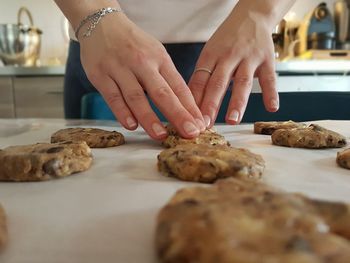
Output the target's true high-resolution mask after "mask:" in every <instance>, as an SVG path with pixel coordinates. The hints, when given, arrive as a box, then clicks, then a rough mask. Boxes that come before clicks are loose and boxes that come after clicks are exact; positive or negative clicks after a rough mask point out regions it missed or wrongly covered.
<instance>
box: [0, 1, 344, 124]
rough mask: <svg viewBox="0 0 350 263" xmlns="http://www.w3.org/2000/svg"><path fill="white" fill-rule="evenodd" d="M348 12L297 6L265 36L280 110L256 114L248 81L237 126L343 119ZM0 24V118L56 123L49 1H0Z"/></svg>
mask: <svg viewBox="0 0 350 263" xmlns="http://www.w3.org/2000/svg"><path fill="white" fill-rule="evenodd" d="M22 7H25V8H22ZM349 7H350V0H344V1H340V0H328V1H323V2H320V1H317V0H308V1H301V0H297V2H296V4H295V5H294V6H293V8H292V9H291V10H290V12H289V13H288V14H287V15H286V16H285V18H284V20H283V21H281V23H280V24H279V25H278V26H276V29H275V32H274V34H273V39H274V43H275V51H276V52H275V56H276V71H277V74H278V75H279V78H278V88H279V90H280V92H281V111H280V112H279V113H278V114H277V115H276V114H275V115H270V114H268V113H265V112H264V111H263V110H262V109H263V106H262V103H261V94H260V89H259V85H258V84H257V83H254V88H253V94H252V96H251V99H250V102H249V106H248V109H247V113H246V116H245V119H244V120H245V121H254V120H256V119H265V120H268V119H299V120H308V119H326V118H328V119H350V75H349V72H350V55H349V53H350V28H349V26H350V15H349ZM18 22H19V23H21V24H22V25H21V27H20V29H21V34H22V38H21V41H23V43H21V44H17V45H14V44H13V43H12V44H11V39H12V42H14V41H13V40H14V39H15V38H16V34H18V32H17V33H16V30H17V31H18V27H17V26H16V25H12V26H11V25H5V24H18ZM0 24H1V29H2V30H0V58H1V60H2V61H0V118H15V117H17V118H22V117H24V118H26V117H31V118H32V117H33V118H36V117H48V118H61V117H64V114H63V79H64V70H65V66H64V65H65V61H66V57H67V48H68V42H69V37H68V23H67V21H66V19H65V18H64V16H63V14H62V13H61V11H60V10H59V9H58V7H57V6H56V5H55V3H54V1H53V0H2V1H0ZM16 28H17V29H16ZM9 32H10V33H9ZM11 32H12V33H11ZM9 34H10V36H9ZM16 49H17V51H20V50H19V49H23V50H22V53H21V52H17V53H14V52H15V51H16ZM227 99H228V98H225V100H227ZM225 100H224V103H225ZM226 103H227V102H226ZM283 103H284V104H283ZM296 103H297V104H298V105H297V106H298V107H295V106H296ZM347 105H348V106H347ZM220 116H221V115H220ZM220 116H219V121H220V118H221V117H220ZM295 116H298V118H296V117H295ZM85 117H89V116H85Z"/></svg>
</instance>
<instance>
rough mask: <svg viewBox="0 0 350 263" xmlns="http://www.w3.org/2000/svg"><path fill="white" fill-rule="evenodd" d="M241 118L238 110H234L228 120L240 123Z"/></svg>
mask: <svg viewBox="0 0 350 263" xmlns="http://www.w3.org/2000/svg"><path fill="white" fill-rule="evenodd" d="M238 118H239V112H238V111H237V110H232V111H231V113H230V114H229V115H228V119H229V120H230V121H235V122H238Z"/></svg>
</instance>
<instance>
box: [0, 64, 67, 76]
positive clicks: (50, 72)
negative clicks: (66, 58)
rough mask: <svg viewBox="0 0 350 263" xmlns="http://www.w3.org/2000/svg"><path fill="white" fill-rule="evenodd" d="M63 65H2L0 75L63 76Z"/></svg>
mask: <svg viewBox="0 0 350 263" xmlns="http://www.w3.org/2000/svg"><path fill="white" fill-rule="evenodd" d="M64 74H65V66H64V65H62V66H41V67H19V66H2V67H0V77H1V76H3V77H4V76H63V75H64Z"/></svg>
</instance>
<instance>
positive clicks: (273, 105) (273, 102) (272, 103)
mask: <svg viewBox="0 0 350 263" xmlns="http://www.w3.org/2000/svg"><path fill="white" fill-rule="evenodd" d="M279 106H280V105H279V102H278V100H276V99H272V100H271V101H270V107H271V108H273V109H275V110H278V108H279Z"/></svg>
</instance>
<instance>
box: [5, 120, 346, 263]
mask: <svg viewBox="0 0 350 263" xmlns="http://www.w3.org/2000/svg"><path fill="white" fill-rule="evenodd" d="M317 123H319V124H321V125H323V126H324V127H326V128H329V129H333V130H335V131H338V132H340V133H342V134H343V135H345V136H346V137H347V138H350V121H320V122H317ZM71 125H73V126H78V125H81V126H85V127H101V128H104V129H107V130H118V131H121V132H122V133H123V134H125V137H126V140H127V144H126V145H123V146H120V147H114V148H107V149H93V154H94V157H95V158H94V162H93V165H92V167H91V169H90V170H88V171H86V172H83V173H79V174H76V175H73V176H70V177H67V178H64V179H58V180H53V181H48V182H37V183H4V182H0V203H2V205H3V206H4V208H5V209H6V212H7V215H8V225H9V243H8V246H7V247H6V249H5V250H4V251H3V252H2V253H1V254H0V262H1V263H19V262H26V263H27V262H28V263H48V262H52V263H56V262H57V263H58V262H74V263H80V262H81V263H90V262H105V263H109V262H121V263H129V262H130V263H138V262H142V263H148V262H149V263H152V262H157V260H156V255H155V249H154V230H155V219H156V215H157V213H158V211H159V209H160V208H161V207H162V206H163V205H164V204H165V203H166V202H167V201H168V199H169V198H170V197H171V196H172V195H173V194H174V193H175V192H176V190H178V189H179V188H182V187H186V186H193V185H199V184H195V183H186V182H180V181H177V180H176V179H171V178H164V177H163V176H161V175H160V174H159V173H158V171H157V168H156V163H157V158H156V157H157V154H158V153H159V152H160V151H161V150H162V147H161V146H160V144H159V143H157V142H155V141H152V140H151V139H149V138H148V137H147V135H146V134H145V133H144V132H143V131H141V130H138V131H136V132H127V131H126V130H124V129H122V128H120V127H118V126H117V125H116V124H115V123H113V122H83V123H82V122H78V121H75V122H72V121H71V122H66V121H63V120H44V119H41V120H40V119H36V120H33V119H30V120H28V119H27V120H0V148H4V147H6V146H9V145H19V144H30V143H36V142H48V141H49V139H50V135H51V134H52V133H53V132H55V131H56V130H58V129H60V128H64V127H66V126H71ZM216 128H217V130H218V131H219V132H220V133H221V134H223V135H225V136H226V138H227V139H228V140H229V141H230V142H231V144H232V146H234V147H244V148H248V149H250V150H251V151H253V152H255V153H258V154H261V155H262V156H263V157H264V159H265V161H266V170H265V173H264V179H263V180H264V181H265V182H266V183H268V184H271V185H274V186H277V187H279V188H282V189H284V190H287V191H294V192H301V193H304V194H307V195H308V196H311V197H316V198H321V199H326V200H340V201H347V202H350V170H345V169H342V168H340V167H338V166H337V165H336V162H335V157H336V153H337V151H338V150H339V149H328V150H307V149H291V148H285V147H278V146H273V145H271V140H270V136H265V135H255V134H253V132H252V130H253V126H252V125H240V126H236V127H232V126H224V125H222V126H220V125H219V126H216Z"/></svg>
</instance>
